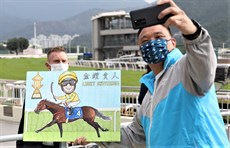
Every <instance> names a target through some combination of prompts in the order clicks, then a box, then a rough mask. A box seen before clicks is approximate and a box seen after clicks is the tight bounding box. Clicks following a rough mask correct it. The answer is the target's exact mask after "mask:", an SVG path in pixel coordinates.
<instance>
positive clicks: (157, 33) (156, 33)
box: [154, 31, 164, 35]
mask: <svg viewBox="0 0 230 148" xmlns="http://www.w3.org/2000/svg"><path fill="white" fill-rule="evenodd" d="M159 34H160V35H164V33H163V32H161V31H159V32H155V33H154V35H159Z"/></svg>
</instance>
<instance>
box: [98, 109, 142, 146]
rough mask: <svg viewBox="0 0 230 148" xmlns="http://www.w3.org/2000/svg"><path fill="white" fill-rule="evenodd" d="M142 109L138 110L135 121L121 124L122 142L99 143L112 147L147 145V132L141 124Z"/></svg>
mask: <svg viewBox="0 0 230 148" xmlns="http://www.w3.org/2000/svg"><path fill="white" fill-rule="evenodd" d="M140 113H141V112H140V110H138V111H137V112H136V114H135V116H134V118H133V121H132V122H131V123H130V124H128V125H123V126H121V142H107V143H97V144H98V145H99V146H101V147H110V148H113V147H114V148H115V147H116V148H117V147H122V148H140V147H145V134H144V130H143V128H142V126H141V124H140V118H139V117H140Z"/></svg>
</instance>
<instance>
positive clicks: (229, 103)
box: [0, 80, 230, 142]
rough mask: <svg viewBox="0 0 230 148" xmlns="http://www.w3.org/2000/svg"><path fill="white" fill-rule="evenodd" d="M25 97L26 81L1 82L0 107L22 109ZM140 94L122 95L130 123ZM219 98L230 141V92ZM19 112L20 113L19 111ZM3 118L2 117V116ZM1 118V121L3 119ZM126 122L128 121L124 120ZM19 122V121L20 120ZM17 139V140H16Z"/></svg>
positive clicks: (2, 139) (123, 111) (0, 138)
mask: <svg viewBox="0 0 230 148" xmlns="http://www.w3.org/2000/svg"><path fill="white" fill-rule="evenodd" d="M123 89H125V90H127V89H128V90H139V87H128V86H123ZM24 95H25V81H10V80H0V106H11V107H20V108H22V105H23V100H24ZM138 95H139V92H122V93H121V97H120V99H121V115H122V116H123V117H124V116H125V117H130V118H128V119H127V121H130V120H131V119H132V117H133V116H134V114H135V112H136V110H137V109H138V107H139V106H140V104H138ZM217 97H218V101H219V106H220V112H221V115H222V116H223V119H224V121H225V126H226V132H227V134H228V137H229V141H230V124H229V122H230V92H229V91H220V92H217ZM17 112H18V111H17ZM1 116H2V115H1ZM1 116H0V119H1ZM124 120H126V119H124ZM18 121H19V120H18ZM127 121H125V122H127ZM14 137H16V138H14ZM18 138H19V139H20V138H21V136H19V135H18V136H17V135H12V136H10V135H9V137H8V136H0V142H5V141H15V140H18Z"/></svg>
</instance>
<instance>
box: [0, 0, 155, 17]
mask: <svg viewBox="0 0 230 148" xmlns="http://www.w3.org/2000/svg"><path fill="white" fill-rule="evenodd" d="M153 1H156V0H0V16H1V15H2V16H4V15H5V16H7V15H11V16H15V17H19V18H24V19H36V20H41V21H47V20H60V19H65V18H68V17H72V16H74V15H76V14H78V13H80V12H84V11H86V10H89V9H93V8H101V9H108V10H113V9H122V8H130V7H138V6H140V5H144V4H147V3H151V2H153Z"/></svg>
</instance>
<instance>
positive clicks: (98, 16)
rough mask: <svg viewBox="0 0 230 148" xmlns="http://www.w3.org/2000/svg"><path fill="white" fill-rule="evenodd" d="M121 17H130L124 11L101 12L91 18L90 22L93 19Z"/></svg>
mask: <svg viewBox="0 0 230 148" xmlns="http://www.w3.org/2000/svg"><path fill="white" fill-rule="evenodd" d="M121 15H126V16H127V17H130V16H129V14H128V13H126V12H125V11H124V10H120V11H113V12H103V13H100V14H97V15H95V16H93V17H92V19H91V20H95V19H98V18H101V17H108V16H121Z"/></svg>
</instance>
